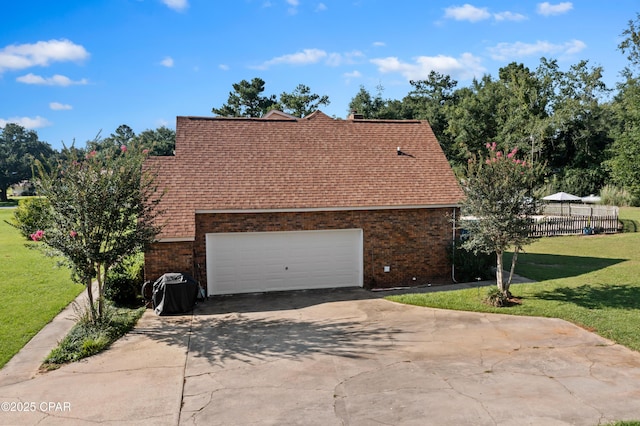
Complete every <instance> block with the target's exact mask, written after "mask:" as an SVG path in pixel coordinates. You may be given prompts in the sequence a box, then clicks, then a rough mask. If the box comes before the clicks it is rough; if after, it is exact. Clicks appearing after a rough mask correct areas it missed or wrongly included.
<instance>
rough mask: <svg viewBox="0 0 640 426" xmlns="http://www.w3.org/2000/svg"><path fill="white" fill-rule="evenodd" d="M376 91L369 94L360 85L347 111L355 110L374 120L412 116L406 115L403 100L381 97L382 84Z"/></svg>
mask: <svg viewBox="0 0 640 426" xmlns="http://www.w3.org/2000/svg"><path fill="white" fill-rule="evenodd" d="M376 89H377V93H376V95H375V96H371V93H369V91H368V90H367V89H365V87H364V86H360V90H359V91H358V93H356V95H355V96H354V97H353V98H352V99H351V101H350V102H349V111H348V112H349V113H351V112H353V111H356V112H357V113H358V114H362V116H363V117H364V118H368V119H374V120H385V119H386V120H400V119H405V118H412V117H411V116H409V115H408V113H409V112H408V111H407V110H406V108H405V105H404V103H403V102H401V101H398V100H392V99H383V98H382V92H383V91H384V88H383V87H382V86H378V87H376Z"/></svg>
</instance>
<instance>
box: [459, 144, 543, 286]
mask: <svg viewBox="0 0 640 426" xmlns="http://www.w3.org/2000/svg"><path fill="white" fill-rule="evenodd" d="M486 147H487V149H488V151H489V153H488V154H489V155H488V156H487V157H486V158H483V157H473V158H471V159H470V160H469V164H468V169H467V176H466V179H465V180H464V182H463V185H462V186H463V190H464V192H465V195H466V199H465V201H464V202H463V205H462V215H463V217H465V218H466V219H465V220H464V223H463V226H464V228H465V229H466V230H467V231H469V238H468V239H467V240H466V241H465V243H464V244H463V246H464V247H465V248H467V249H469V250H472V251H474V252H475V253H478V252H483V253H495V254H496V283H497V285H498V289H499V290H500V291H501V292H502V294H503V295H504V296H506V297H509V296H510V292H509V286H510V284H511V278H512V275H513V269H514V267H515V264H516V261H517V255H518V251H519V250H520V249H521V248H522V247H523V246H524V245H526V244H528V243H529V242H531V238H530V237H529V231H530V224H531V216H532V215H534V214H536V213H537V211H538V209H539V203H538V201H536V200H535V199H534V198H533V197H532V196H531V191H532V189H533V185H534V183H535V182H536V180H537V179H536V178H537V174H538V172H537V170H538V169H537V168H534V167H532V166H531V165H530V164H529V163H527V162H526V161H523V160H520V159H518V158H517V152H518V150H517V148H514V149H513V150H512V151H510V152H507V151H499V150H497V149H496V144H495V142H494V143H493V144H489V143H488V144H487V145H486ZM512 247H513V248H514V249H515V254H514V256H513V260H512V263H511V273H510V275H509V279H508V281H507V282H505V281H504V279H503V273H502V271H503V261H502V255H503V254H504V252H505V251H506V250H508V249H509V248H512Z"/></svg>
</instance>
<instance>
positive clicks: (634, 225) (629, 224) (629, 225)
mask: <svg viewBox="0 0 640 426" xmlns="http://www.w3.org/2000/svg"><path fill="white" fill-rule="evenodd" d="M619 220H620V222H621V223H622V232H638V228H639V227H640V226H639V225H638V222H637V221H635V220H633V219H619Z"/></svg>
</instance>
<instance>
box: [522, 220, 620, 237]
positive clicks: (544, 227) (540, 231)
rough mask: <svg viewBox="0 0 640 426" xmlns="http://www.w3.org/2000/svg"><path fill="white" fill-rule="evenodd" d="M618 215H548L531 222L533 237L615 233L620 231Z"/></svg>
mask: <svg viewBox="0 0 640 426" xmlns="http://www.w3.org/2000/svg"><path fill="white" fill-rule="evenodd" d="M619 230H620V222H619V221H618V216H617V215H615V216H546V217H544V218H542V219H540V220H539V221H536V222H532V223H531V233H530V235H531V236H532V237H552V236H556V235H581V234H614V233H616V232H619Z"/></svg>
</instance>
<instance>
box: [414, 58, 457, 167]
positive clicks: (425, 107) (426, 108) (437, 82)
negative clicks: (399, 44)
mask: <svg viewBox="0 0 640 426" xmlns="http://www.w3.org/2000/svg"><path fill="white" fill-rule="evenodd" d="M409 83H410V84H411V86H412V87H413V89H412V90H411V91H410V92H409V94H408V95H407V96H405V97H404V99H403V100H402V103H403V105H404V107H405V109H406V110H408V111H410V113H409V115H410V116H411V118H413V119H419V120H427V121H428V122H429V125H430V126H431V129H433V133H434V134H435V135H436V138H438V142H440V146H441V147H442V150H443V151H444V153H445V155H446V156H447V158H449V159H450V158H452V157H453V154H454V153H453V150H452V147H453V142H452V141H451V136H450V135H449V134H448V133H446V132H445V130H446V128H447V125H448V118H447V112H448V108H451V107H452V106H453V105H454V104H455V101H456V96H455V88H456V86H457V84H458V82H457V81H456V80H453V79H452V78H451V77H450V76H448V75H443V74H440V73H437V72H435V71H431V73H429V76H428V77H427V78H426V79H425V80H415V81H414V80H411V81H409Z"/></svg>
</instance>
